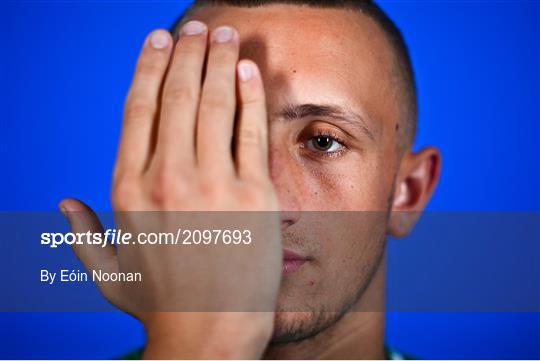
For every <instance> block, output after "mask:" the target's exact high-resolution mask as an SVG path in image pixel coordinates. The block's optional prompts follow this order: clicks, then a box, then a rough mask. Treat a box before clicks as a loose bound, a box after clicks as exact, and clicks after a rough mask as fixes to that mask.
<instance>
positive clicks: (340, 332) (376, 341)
mask: <svg viewBox="0 0 540 361" xmlns="http://www.w3.org/2000/svg"><path fill="white" fill-rule="evenodd" d="M385 267H386V262H385V260H384V258H383V260H382V261H381V262H380V263H379V266H378V269H377V271H376V272H375V275H374V276H373V278H372V279H371V282H370V284H369V285H368V287H367V288H366V289H365V291H364V293H363V294H362V296H361V297H360V299H359V300H358V301H357V302H356V303H355V304H354V305H353V307H351V309H350V310H349V311H348V312H346V313H345V314H344V315H343V317H341V318H340V319H338V320H337V321H336V322H335V323H334V324H333V325H332V326H330V327H329V328H327V329H325V330H324V331H321V332H320V333H318V334H317V335H315V336H313V337H311V338H309V339H305V340H302V341H297V342H288V343H279V344H270V345H269V346H268V348H267V349H266V351H265V353H264V358H265V359H371V360H376V359H385V358H386V356H385V351H384V284H385V274H384V273H385V272H384V271H385Z"/></svg>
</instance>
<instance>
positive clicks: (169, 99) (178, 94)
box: [163, 86, 199, 106]
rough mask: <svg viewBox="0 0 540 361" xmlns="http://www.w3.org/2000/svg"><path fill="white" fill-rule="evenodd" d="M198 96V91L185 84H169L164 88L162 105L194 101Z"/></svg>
mask: <svg viewBox="0 0 540 361" xmlns="http://www.w3.org/2000/svg"><path fill="white" fill-rule="evenodd" d="M198 97H199V95H198V92H197V91H196V90H195V89H192V88H190V87H187V86H174V87H173V86H171V87H169V88H168V89H166V90H165V94H164V96H163V105H165V106H170V105H175V104H187V103H194V102H196V101H197V99H198Z"/></svg>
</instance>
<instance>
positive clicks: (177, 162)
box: [156, 21, 208, 168]
mask: <svg viewBox="0 0 540 361" xmlns="http://www.w3.org/2000/svg"><path fill="white" fill-rule="evenodd" d="M207 33H208V32H207V28H206V25H205V24H203V23H201V22H199V21H189V22H187V23H186V24H184V26H183V27H182V29H181V31H180V35H179V39H178V42H177V44H176V46H175V50H174V55H173V60H172V62H171V65H170V69H169V73H168V75H167V79H166V81H165V86H164V89H163V100H162V110H161V118H160V124H159V132H158V143H157V146H156V161H157V162H158V163H159V164H161V165H165V166H172V167H175V168H180V167H185V166H189V165H194V164H195V123H196V117H197V108H198V107H199V97H200V93H201V78H202V72H203V68H204V59H205V56H206V44H207V37H208V36H207Z"/></svg>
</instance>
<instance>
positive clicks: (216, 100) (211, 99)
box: [201, 93, 234, 111]
mask: <svg viewBox="0 0 540 361" xmlns="http://www.w3.org/2000/svg"><path fill="white" fill-rule="evenodd" d="M232 107H234V98H233V97H231V96H228V95H225V94H215V93H210V94H207V95H206V97H205V98H204V99H203V102H202V106H201V108H202V109H201V110H203V111H205V110H206V111H212V110H214V109H227V108H232Z"/></svg>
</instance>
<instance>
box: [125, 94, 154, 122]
mask: <svg viewBox="0 0 540 361" xmlns="http://www.w3.org/2000/svg"><path fill="white" fill-rule="evenodd" d="M154 111H155V108H154V106H152V105H151V104H150V103H148V102H146V101H142V100H139V99H128V100H127V101H126V105H125V107H124V119H127V120H130V119H141V118H147V117H152V116H153V115H154Z"/></svg>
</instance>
